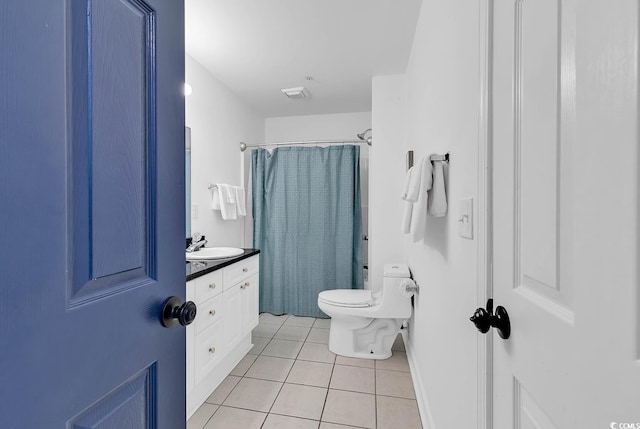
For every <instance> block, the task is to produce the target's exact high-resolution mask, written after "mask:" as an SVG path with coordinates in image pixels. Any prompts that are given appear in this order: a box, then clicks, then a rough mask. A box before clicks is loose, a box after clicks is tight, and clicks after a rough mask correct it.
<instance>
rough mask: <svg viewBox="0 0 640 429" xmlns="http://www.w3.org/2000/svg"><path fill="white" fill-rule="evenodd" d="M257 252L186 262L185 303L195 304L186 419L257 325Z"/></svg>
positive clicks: (225, 372)
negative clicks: (195, 314)
mask: <svg viewBox="0 0 640 429" xmlns="http://www.w3.org/2000/svg"><path fill="white" fill-rule="evenodd" d="M258 253H259V251H258V250H253V249H245V250H244V253H242V254H241V255H238V256H236V257H232V258H227V259H217V260H207V261H198V262H195V261H194V262H190V263H187V286H186V287H187V290H186V299H187V301H193V302H195V303H196V305H197V306H198V313H197V316H196V319H195V321H194V322H193V323H192V324H191V325H189V326H187V341H186V342H187V345H186V346H187V417H191V415H192V414H193V413H195V411H196V410H197V409H198V408H199V407H200V405H202V404H203V403H204V402H205V400H206V399H207V397H208V396H209V395H210V394H211V393H212V392H213V391H214V390H215V389H216V387H218V386H219V385H220V383H222V381H223V380H224V379H225V377H226V376H227V375H228V374H229V373H230V372H231V370H232V369H233V368H234V367H235V366H236V365H237V364H238V362H240V360H241V359H242V358H243V357H244V356H245V355H246V354H247V352H248V351H249V350H250V349H251V347H252V344H251V330H252V329H253V328H254V327H256V325H257V324H258V290H259V289H258V286H259V285H258V283H259V282H258V273H259V255H258Z"/></svg>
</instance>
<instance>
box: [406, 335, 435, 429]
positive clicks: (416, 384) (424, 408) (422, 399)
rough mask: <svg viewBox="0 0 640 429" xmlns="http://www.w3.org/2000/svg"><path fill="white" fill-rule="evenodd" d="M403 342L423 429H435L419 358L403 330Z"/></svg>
mask: <svg viewBox="0 0 640 429" xmlns="http://www.w3.org/2000/svg"><path fill="white" fill-rule="evenodd" d="M401 332H402V341H403V342H404V348H405V350H406V351H407V360H408V361H409V369H410V370H411V379H412V380H413V388H414V389H415V391H416V402H417V403H418V411H419V412H420V420H421V421H422V428H423V429H435V428H436V426H435V424H434V423H433V415H432V414H431V409H430V407H429V401H428V399H427V391H426V390H425V388H424V383H423V382H422V380H424V378H423V377H422V376H421V374H420V370H419V369H418V365H417V362H418V361H417V358H416V355H415V352H414V350H413V348H412V347H411V343H410V342H409V341H408V338H407V331H406V330H402V331H401Z"/></svg>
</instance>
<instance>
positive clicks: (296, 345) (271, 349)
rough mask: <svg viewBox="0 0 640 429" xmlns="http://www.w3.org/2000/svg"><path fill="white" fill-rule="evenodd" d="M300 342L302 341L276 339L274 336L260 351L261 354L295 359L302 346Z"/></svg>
mask: <svg viewBox="0 0 640 429" xmlns="http://www.w3.org/2000/svg"><path fill="white" fill-rule="evenodd" d="M302 344H303V343H302V341H289V340H278V339H276V338H274V339H273V340H271V342H270V343H269V344H268V345H267V347H265V349H264V350H263V351H262V355H263V356H273V357H282V358H289V359H295V358H296V357H297V356H298V352H300V349H301V348H302Z"/></svg>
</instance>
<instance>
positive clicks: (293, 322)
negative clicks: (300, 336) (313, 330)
mask: <svg viewBox="0 0 640 429" xmlns="http://www.w3.org/2000/svg"><path fill="white" fill-rule="evenodd" d="M315 321H316V318H315V317H301V316H294V315H291V316H289V317H288V318H287V320H286V321H285V322H284V325H285V326H304V327H305V328H310V327H312V326H313V323H314V322H315Z"/></svg>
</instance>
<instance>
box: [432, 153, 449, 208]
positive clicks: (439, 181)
mask: <svg viewBox="0 0 640 429" xmlns="http://www.w3.org/2000/svg"><path fill="white" fill-rule="evenodd" d="M434 164H435V165H434V167H433V186H432V188H431V192H430V195H429V216H432V217H442V216H445V215H446V214H447V192H446V190H445V187H444V167H443V165H442V161H436V162H435V163H434Z"/></svg>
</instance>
